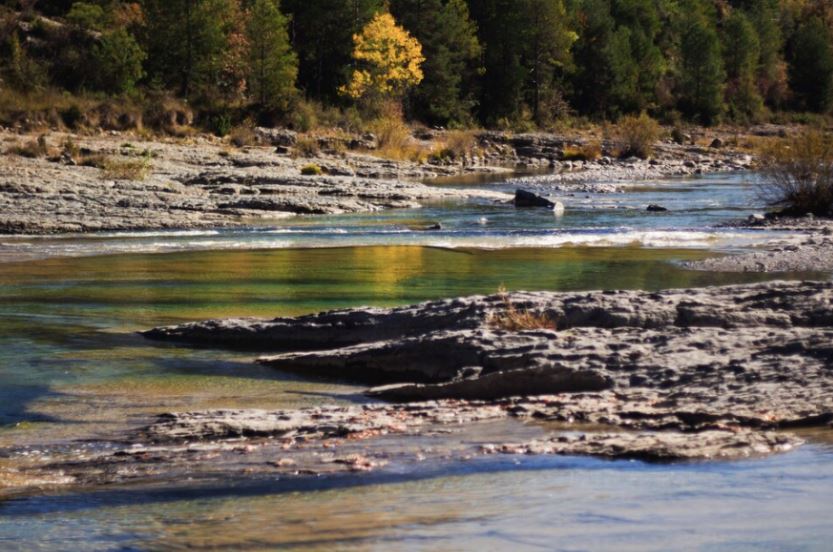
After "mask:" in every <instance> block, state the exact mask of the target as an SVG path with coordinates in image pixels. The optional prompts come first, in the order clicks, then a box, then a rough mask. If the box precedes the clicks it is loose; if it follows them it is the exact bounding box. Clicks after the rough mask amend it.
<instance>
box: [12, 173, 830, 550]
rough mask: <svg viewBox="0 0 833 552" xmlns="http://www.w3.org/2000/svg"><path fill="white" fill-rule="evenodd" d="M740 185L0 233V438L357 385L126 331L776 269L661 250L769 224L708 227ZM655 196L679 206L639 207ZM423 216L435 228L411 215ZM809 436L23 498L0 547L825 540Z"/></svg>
mask: <svg viewBox="0 0 833 552" xmlns="http://www.w3.org/2000/svg"><path fill="white" fill-rule="evenodd" d="M525 185H527V186H528V187H532V188H534V189H543V190H546V186H547V184H541V183H539V184H536V183H534V182H533V183H525ZM493 186H495V187H497V188H499V189H505V190H511V189H513V187H514V185H513V184H505V183H498V184H494V185H493ZM754 188H755V184H754V182H753V181H750V180H749V179H747V178H745V177H721V178H710V179H702V180H686V181H672V182H666V183H663V185H662V186H659V185H649V186H640V187H638V188H632V189H630V190H628V191H627V192H625V193H621V194H612V195H611V194H608V195H595V196H594V195H592V194H591V195H589V196H585V195H580V196H574V197H570V196H564V197H562V200H563V201H565V203H566V204H567V206H568V211H567V214H566V215H565V216H564V217H561V218H556V217H554V216H553V215H552V214H551V213H548V212H546V211H535V210H532V211H518V212H516V211H515V210H514V209H512V208H510V207H507V206H504V205H495V204H492V203H489V202H478V201H475V202H469V203H464V204H457V203H449V204H442V205H433V206H430V207H428V208H426V209H423V210H418V211H398V212H388V213H381V214H377V215H351V216H337V217H322V218H304V217H299V218H297V219H292V220H290V221H287V222H284V223H282V224H281V226H256V227H251V228H248V229H242V230H229V231H216V232H202V231H201V232H178V233H176V232H153V233H138V234H103V235H97V236H93V237H61V238H12V237H0V243H1V244H2V245H0V257H2V258H3V259H4V260H6V261H7V262H4V263H0V351H2V354H0V449H2V448H4V447H11V446H15V447H20V446H26V445H37V444H40V443H53V442H72V441H73V440H74V439H79V438H90V437H101V436H105V437H106V436H108V435H113V434H116V433H117V432H118V431H121V430H123V429H125V428H127V427H131V426H135V425H137V424H140V423H143V422H144V421H146V420H147V419H148V417H149V416H151V415H153V414H155V413H158V412H162V411H168V410H185V409H199V408H215V407H261V408H282V407H298V406H309V405H314V404H321V403H322V402H328V403H331V402H342V403H350V402H355V401H359V400H362V399H361V397H360V396H359V395H358V392H359V391H360V389H359V388H357V387H355V386H352V385H350V384H349V383H325V382H320V381H307V380H303V379H301V378H298V377H297V376H291V375H288V374H283V373H280V372H277V371H275V370H272V369H268V368H264V367H260V366H256V365H254V364H252V363H251V360H252V359H251V358H250V357H248V356H246V355H243V354H239V353H229V352H223V351H213V350H207V349H199V350H192V349H187V348H183V347H178V346H170V345H162V344H158V343H149V342H145V341H144V340H142V339H140V338H139V337H138V336H136V335H135V334H134V333H133V332H134V330H137V329H142V328H147V327H150V326H154V325H158V324H165V323H173V322H179V321H184V320H191V319H199V318H206V317H220V316H242V315H258V316H275V315H289V314H300V313H306V312H312V311H318V310H322V309H328V308H335V307H348V306H356V305H365V304H373V305H394V304H405V303H412V302H415V301H420V300H425V299H430V298H437V297H449V296H458V295H465V294H471V293H490V292H493V291H495V290H496V289H497V288H498V287H499V286H501V285H505V286H506V287H507V288H509V289H529V290H536V289H549V290H588V289H599V288H633V289H661V288H668V287H685V286H699V285H709V284H725V283H738V282H748V281H757V280H760V279H763V278H769V277H772V276H768V275H751V274H747V275H745V274H716V273H707V272H690V271H686V270H682V269H681V268H679V267H677V266H676V265H675V264H674V262H676V261H680V260H686V259H696V258H702V257H703V256H706V255H711V254H713V251H714V250H715V249H717V250H720V251H730V250H733V249H738V248H744V247H748V246H750V245H752V244H754V243H760V242H761V241H762V240H763V241H766V240H770V239H782V238H783V236H779V235H777V234H761V233H749V232H742V231H737V230H733V229H725V230H720V229H715V228H713V224H714V223H716V222H720V221H723V220H728V219H730V218H733V217H737V216H740V215H743V214H746V213H748V212H750V210H752V209H754V208H756V207H758V201H757V199H756V197H755V193H754ZM648 203H661V204H663V205H665V206H666V207H669V208H670V209H671V211H669V212H668V213H660V214H657V215H653V214H651V215H649V214H647V213H645V212H644V207H645V206H646V205H647V204H648ZM435 222H439V223H441V224H442V229H441V230H432V231H423V230H420V229H419V228H420V227H424V226H427V225H430V224H433V223H435ZM521 246H522V247H521ZM103 253H108V254H107V255H101V254H103ZM32 259H38V260H32ZM800 276H803V275H779V277H800ZM469 437H471V438H474V436H469ZM811 438H812V441H813V443H814V444H813V445H811V446H808V447H806V448H804V449H801V450H799V451H798V452H795V453H791V454H788V455H784V456H778V457H775V458H769V459H764V460H757V461H744V462H731V463H715V464H682V465H671V466H668V465H659V466H657V465H646V464H643V463H639V462H602V461H597V460H590V459H574V458H535V459H529V458H520V459H511V460H506V459H483V460H477V461H473V462H470V463H466V464H463V465H442V464H440V465H429V466H424V467H423V468H422V469H418V470H416V471H412V470H410V469H409V470H404V471H403V470H397V469H396V467H395V466H394V467H392V468H391V469H388V470H387V471H385V472H384V473H382V474H379V475H373V476H370V477H361V478H351V477H344V478H333V479H320V480H312V481H309V480H307V481H294V480H268V481H263V480H258V481H251V480H239V481H238V480H235V481H228V482H227V484H224V485H222V486H219V487H214V488H204V487H199V486H196V485H189V484H188V483H187V482H183V483H182V484H181V486H179V487H175V488H174V487H170V486H166V487H165V488H153V487H147V486H140V487H131V488H114V489H104V490H97V491H94V492H81V493H78V492H73V493H68V494H64V495H58V496H46V497H30V498H22V499H17V500H9V501H6V502H0V549H6V548H9V549H27V550H28V549H38V548H42V549H50V550H52V549H65V550H79V549H89V550H98V549H104V550H111V549H119V550H133V549H153V550H156V549H184V548H198V549H227V548H231V549H243V550H260V549H273V548H276V547H282V548H292V547H297V548H313V549H328V550H329V549H380V550H387V549H390V548H406V549H430V550H436V549H450V550H456V549H462V548H469V549H470V548H482V549H485V550H490V549H530V550H538V549H544V550H549V549H567V550H582V549H599V548H605V549H621V550H645V549H657V550H669V549H692V548H701V549H709V550H743V549H766V550H773V549H778V550H780V549H798V550H816V549H818V550H824V549H828V547H827V546H826V545H827V544H828V543H829V542H830V539H831V537H833V529H831V527H833V525H831V524H830V521H831V518H830V514H829V512H828V510H829V508H827V507H826V506H827V505H828V504H829V497H830V496H831V494H833V493H832V492H833V462H832V461H831V460H833V453H831V449H830V445H827V444H825V442H826V440H828V439H829V437H828V436H827V434H826V433H824V434H819V435H812V436H811Z"/></svg>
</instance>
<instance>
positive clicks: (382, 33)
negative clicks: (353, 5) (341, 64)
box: [340, 13, 425, 99]
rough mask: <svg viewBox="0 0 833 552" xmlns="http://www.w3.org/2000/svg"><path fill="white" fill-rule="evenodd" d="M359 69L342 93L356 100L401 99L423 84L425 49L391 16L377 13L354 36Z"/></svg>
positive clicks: (342, 89)
mask: <svg viewBox="0 0 833 552" xmlns="http://www.w3.org/2000/svg"><path fill="white" fill-rule="evenodd" d="M353 45H354V48H353V59H354V60H355V61H356V64H357V68H356V69H355V70H354V71H353V75H352V77H351V79H350V82H349V83H348V84H347V85H345V86H342V87H341V89H340V90H341V93H342V94H346V95H348V96H350V97H351V98H354V99H371V98H374V99H382V98H400V97H401V96H402V95H403V94H404V93H405V92H406V91H407V90H408V89H409V88H411V87H413V86H416V85H418V84H419V83H420V82H422V78H423V74H422V68H421V66H422V62H423V61H425V58H424V57H423V55H422V45H421V44H420V43H419V41H418V40H417V39H415V38H414V37H413V36H411V35H410V34H409V33H408V31H406V30H405V29H403V28H402V27H400V26H399V25H397V24H396V20H395V19H394V18H393V16H392V15H391V14H389V13H378V14H376V15H375V16H374V17H373V19H372V20H371V21H370V22H369V23H368V24H367V25H366V26H365V27H364V29H362V31H361V32H360V33H359V34H356V35H353Z"/></svg>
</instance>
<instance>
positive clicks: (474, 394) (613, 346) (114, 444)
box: [0, 282, 833, 494]
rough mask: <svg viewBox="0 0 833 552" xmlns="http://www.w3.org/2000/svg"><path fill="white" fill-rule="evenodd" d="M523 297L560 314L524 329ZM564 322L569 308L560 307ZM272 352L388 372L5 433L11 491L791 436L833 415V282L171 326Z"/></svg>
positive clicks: (641, 454) (675, 448) (680, 452)
mask: <svg viewBox="0 0 833 552" xmlns="http://www.w3.org/2000/svg"><path fill="white" fill-rule="evenodd" d="M507 313H510V314H512V313H514V315H517V314H518V313H523V314H525V315H529V316H530V317H531V318H530V319H532V320H539V321H546V324H542V326H547V327H542V328H540V329H536V328H530V329H518V328H514V329H511V330H510V329H505V328H503V327H501V326H504V325H505V322H501V321H502V320H505V316H507ZM553 323H554V325H555V327H554V328H553V327H552V324H553ZM146 336H147V337H149V338H152V339H157V340H168V341H179V342H186V343H190V344H193V345H195V346H209V347H214V348H216V347H226V348H236V349H247V350H255V351H261V352H270V353H271V354H269V355H268V356H263V357H262V358H261V360H260V362H263V363H265V364H268V365H270V366H274V367H275V368H276V369H280V370H288V371H296V372H300V373H303V374H304V375H306V376H308V377H335V378H338V379H342V380H350V381H361V382H367V383H368V384H371V385H377V384H380V383H383V382H384V383H386V385H384V386H382V387H374V388H371V389H369V390H368V392H367V394H368V395H370V397H371V398H375V399H386V400H387V402H371V403H368V404H362V405H356V406H321V407H315V408H306V409H300V410H280V411H267V410H213V411H201V412H183V413H166V414H162V415H160V416H159V417H158V418H157V419H155V420H151V421H150V422H149V423H148V424H147V425H145V426H143V427H140V428H138V429H136V430H133V431H131V432H130V433H128V434H122V435H113V436H111V437H108V438H106V439H103V440H98V441H95V442H89V443H70V444H64V445H56V446H53V447H50V446H44V447H36V448H34V449H32V448H25V449H20V450H6V451H3V454H2V458H0V475H2V477H0V481H3V485H4V487H5V489H4V490H3V491H2V492H3V493H5V494H9V493H20V492H23V493H29V492H32V491H33V490H34V489H37V488H40V489H53V488H56V487H65V486H68V485H69V486H96V485H101V484H122V483H130V482H154V481H156V482H163V481H175V480H177V479H181V478H183V477H188V478H193V480H194V481H200V480H206V481H214V480H218V479H222V478H227V477H233V476H240V477H269V478H273V477H275V476H279V477H308V476H321V475H337V474H340V473H348V472H368V471H380V472H385V470H393V471H401V470H408V469H411V468H410V467H409V466H411V467H413V466H416V465H418V464H420V463H422V462H426V461H430V462H434V463H443V462H461V461H471V460H474V459H476V458H478V457H487V456H491V455H495V454H510V455H521V454H523V455H528V454H567V455H591V456H598V457H606V458H632V459H640V460H647V461H673V460H696V459H712V460H714V459H731V458H739V457H744V458H745V457H752V456H759V455H766V454H772V453H776V452H786V451H788V450H790V449H792V448H794V447H796V446H799V445H800V444H801V443H802V438H800V437H798V436H796V435H794V434H792V433H790V432H792V431H795V430H797V429H799V428H804V427H818V428H825V427H827V428H829V427H830V424H831V422H833V347H831V343H833V283H830V282H823V283H822V282H794V283H786V282H775V283H767V284H757V285H744V286H731V287H723V288H706V289H691V290H672V291H664V292H637V291H621V292H594V293H550V292H536V293H513V294H510V295H494V296H475V297H467V298H460V299H452V300H444V301H433V302H428V303H423V304H420V305H415V306H410V307H401V308H392V309H380V308H374V309H367V308H366V309H350V310H339V311H331V312H326V313H321V314H317V315H310V316H302V317H297V318H278V319H272V320H255V319H236V320H215V321H206V322H199V323H192V324H186V325H181V326H172V327H164V328H158V329H155V330H151V331H149V332H147V333H146Z"/></svg>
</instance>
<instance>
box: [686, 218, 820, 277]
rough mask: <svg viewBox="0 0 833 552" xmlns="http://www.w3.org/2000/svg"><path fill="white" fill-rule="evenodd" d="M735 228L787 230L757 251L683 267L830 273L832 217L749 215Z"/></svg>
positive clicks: (690, 262)
mask: <svg viewBox="0 0 833 552" xmlns="http://www.w3.org/2000/svg"><path fill="white" fill-rule="evenodd" d="M733 226H734V227H737V228H747V229H759V230H776V231H781V232H789V233H790V238H789V239H788V240H785V241H784V243H780V244H773V245H770V246H767V247H765V248H763V249H762V250H759V251H752V252H748V253H743V254H740V255H730V256H725V257H717V258H710V259H703V260H698V261H688V262H685V263H683V266H684V267H686V268H691V269H694V270H709V271H716V272H830V273H833V220H830V219H819V218H814V217H812V216H810V217H803V218H792V217H764V216H763V215H751V216H750V218H749V219H748V220H746V221H743V222H738V223H736V224H733Z"/></svg>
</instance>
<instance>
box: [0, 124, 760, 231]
mask: <svg viewBox="0 0 833 552" xmlns="http://www.w3.org/2000/svg"><path fill="white" fill-rule="evenodd" d="M38 138H39V137H38V136H36V135H18V134H16V133H13V132H11V131H2V132H0V142H2V143H3V144H4V145H3V148H4V153H5V154H4V155H0V165H2V169H3V170H2V171H0V234H52V233H69V232H95V231H104V230H107V231H128V230H157V229H194V228H217V227H228V226H241V225H250V224H257V223H258V222H259V221H260V222H262V221H264V220H266V221H268V220H270V219H277V218H284V217H290V216H293V215H298V214H336V213H352V212H367V211H376V210H380V209H390V208H413V207H419V206H420V205H421V204H423V203H425V202H428V201H438V200H445V199H458V200H459V199H465V198H469V197H472V196H476V197H480V198H485V199H487V200H495V201H506V200H507V199H511V198H508V197H506V196H504V195H503V194H499V193H495V192H490V191H488V190H485V189H472V188H468V189H459V188H454V187H448V186H442V187H438V186H426V185H424V184H422V183H421V182H422V181H423V180H425V179H428V178H433V177H440V176H450V175H456V174H460V173H466V172H480V173H482V172H507V171H509V170H510V169H512V168H516V167H527V168H529V167H533V168H535V167H538V168H548V169H549V170H552V171H553V175H552V176H551V177H550V180H551V182H550V181H548V182H547V184H548V185H552V189H550V190H548V192H549V193H552V192H553V191H558V192H561V193H569V192H571V191H576V192H581V191H583V190H584V189H585V188H582V186H585V187H586V186H587V185H589V184H592V185H594V186H596V185H599V184H596V183H597V182H598V181H604V182H606V184H603V186H607V187H608V188H609V189H611V190H614V191H615V189H616V188H615V186H614V185H612V184H610V183H611V182H619V181H634V180H644V179H648V178H661V177H667V176H675V175H690V174H695V173H697V174H702V173H708V172H719V171H734V170H746V169H749V168H750V167H751V164H752V159H751V157H749V156H748V155H746V154H743V153H742V152H738V151H734V150H731V149H724V148H704V147H698V146H691V145H688V146H680V145H676V144H669V143H664V144H660V145H658V146H657V148H656V152H655V155H654V157H653V158H652V159H651V160H640V159H625V160H620V159H615V158H611V157H602V158H600V159H598V160H594V161H587V162H583V161H565V160H563V159H562V158H563V156H564V150H565V148H566V147H568V146H569V145H570V144H575V143H576V140H569V139H566V138H563V137H557V136H553V135H543V134H534V135H510V134H503V133H489V132H487V133H482V134H480V135H478V136H477V137H476V138H475V140H476V143H477V151H479V152H480V154H479V155H465V156H461V157H457V158H453V159H449V158H435V159H431V160H429V161H428V162H423V163H416V162H406V161H391V160H387V159H383V158H380V157H377V156H374V155H373V154H374V153H375V152H374V150H373V149H367V148H372V147H373V142H372V140H370V141H368V140H363V139H360V138H357V139H356V140H354V141H352V142H345V143H339V144H334V143H332V140H329V139H324V138H321V139H320V140H319V142H320V143H318V144H317V145H316V146H315V148H316V149H315V153H307V154H304V153H302V152H301V148H300V143H299V141H300V139H299V137H298V136H297V135H295V134H294V133H292V132H289V131H281V130H270V129H258V132H257V133H256V143H257V145H254V146H244V147H234V146H233V145H231V144H229V143H228V142H225V141H221V140H219V139H216V138H213V137H210V136H194V137H190V138H186V139H164V140H163V139H156V140H144V139H142V138H139V137H136V136H131V135H128V134H120V133H103V134H100V135H92V136H78V135H70V134H65V133H57V132H55V133H47V134H44V135H42V139H41V143H40V144H38ZM415 140H416V139H415ZM441 140H442V134H441V133H439V134H438V133H429V135H428V136H425V137H423V139H422V140H421V141H419V142H418V143H420V144H422V146H423V147H425V148H426V149H430V148H431V147H432V144H440V143H441ZM351 148H353V149H351ZM20 152H23V153H24V154H23V155H20ZM305 173H319V174H305ZM519 184H523V182H521V183H519Z"/></svg>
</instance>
